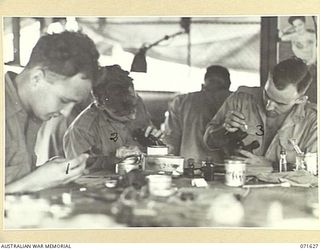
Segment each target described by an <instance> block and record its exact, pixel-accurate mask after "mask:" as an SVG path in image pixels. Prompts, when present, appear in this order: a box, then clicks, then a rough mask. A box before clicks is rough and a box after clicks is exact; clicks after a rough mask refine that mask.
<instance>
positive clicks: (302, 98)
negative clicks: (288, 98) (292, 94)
mask: <svg viewBox="0 0 320 250" xmlns="http://www.w3.org/2000/svg"><path fill="white" fill-rule="evenodd" d="M307 101H308V96H306V95H303V96H300V97H299V98H298V99H297V100H296V104H301V103H305V102H307Z"/></svg>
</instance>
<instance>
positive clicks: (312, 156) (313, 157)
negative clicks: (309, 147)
mask: <svg viewBox="0 0 320 250" xmlns="http://www.w3.org/2000/svg"><path fill="white" fill-rule="evenodd" d="M317 159H318V157H317V153H306V154H305V156H304V162H305V164H306V165H307V171H308V172H310V173H311V174H313V175H317V174H318V164H317Z"/></svg>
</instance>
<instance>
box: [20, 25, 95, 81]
mask: <svg viewBox="0 0 320 250" xmlns="http://www.w3.org/2000/svg"><path fill="white" fill-rule="evenodd" d="M98 58H99V53H98V51H97V48H96V46H95V44H94V42H93V41H92V40H91V39H90V38H89V37H88V36H87V35H85V34H82V33H80V32H69V31H64V32H62V33H58V34H52V35H49V34H48V35H44V36H42V37H41V38H40V39H39V40H38V42H37V44H36V45H35V47H34V48H33V50H32V52H31V56H30V59H29V62H28V64H27V65H26V68H32V67H35V66H41V67H44V68H46V69H48V70H49V71H52V72H54V73H56V74H60V75H63V76H67V77H72V76H74V75H76V74H78V73H83V74H84V75H85V77H86V78H88V79H90V80H93V81H94V80H95V79H96V75H97V71H98Z"/></svg>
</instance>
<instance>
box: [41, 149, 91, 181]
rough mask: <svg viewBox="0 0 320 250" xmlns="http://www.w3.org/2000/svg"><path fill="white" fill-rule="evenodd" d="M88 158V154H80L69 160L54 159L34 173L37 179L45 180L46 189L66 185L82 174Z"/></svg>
mask: <svg viewBox="0 0 320 250" xmlns="http://www.w3.org/2000/svg"><path fill="white" fill-rule="evenodd" d="M88 157H89V155H88V154H81V155H79V156H78V157H76V158H74V159H71V160H66V159H64V158H56V159H53V160H50V161H48V162H46V163H45V164H43V165H42V166H40V167H39V168H38V169H37V170H36V171H35V172H38V173H37V174H38V175H39V179H43V180H46V182H47V184H46V185H47V187H52V186H56V185H60V184H66V183H68V182H71V181H74V180H76V179H77V178H79V177H80V176H81V175H82V174H83V171H84V169H85V167H86V160H87V159H88Z"/></svg>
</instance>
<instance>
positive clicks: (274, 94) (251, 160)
mask: <svg viewBox="0 0 320 250" xmlns="http://www.w3.org/2000/svg"><path fill="white" fill-rule="evenodd" d="M311 81H312V76H311V74H310V72H309V71H308V68H307V65H306V64H305V63H304V62H303V61H302V60H301V59H298V58H290V59H287V60H285V61H282V62H280V63H279V64H277V65H276V66H275V67H274V69H273V71H272V73H271V74H270V75H269V78H268V81H267V83H266V84H265V86H264V87H261V88H248V87H240V88H239V90H238V91H236V92H235V93H233V94H232V95H231V96H230V97H229V98H228V99H227V100H226V101H225V103H224V104H223V105H222V107H221V109H220V110H219V111H218V113H217V114H216V115H215V116H214V118H213V119H212V120H211V122H210V123H209V125H208V127H207V129H206V132H205V135H204V142H205V143H206V145H207V146H208V147H209V148H211V149H213V148H217V147H220V146H221V145H222V144H223V143H222V142H223V141H226V140H227V137H228V136H229V135H230V133H233V132H236V131H238V130H241V131H245V132H246V133H248V136H247V137H246V138H245V139H244V144H245V145H247V144H249V143H251V142H252V141H254V140H257V141H258V142H259V143H258V145H259V147H258V148H256V149H255V150H253V152H252V153H251V152H248V151H246V150H239V153H240V154H241V155H242V156H243V157H240V159H243V160H244V161H245V162H246V163H247V166H248V171H249V172H250V171H253V172H271V171H272V170H273V167H278V162H279V156H280V151H281V150H282V149H284V150H286V152H287V161H288V163H292V164H293V163H295V156H296V153H295V151H294V148H293V146H292V145H291V143H290V139H295V140H296V143H297V144H298V146H299V147H300V148H301V150H302V151H303V152H312V153H315V152H317V109H316V105H314V104H312V103H310V102H308V98H307V97H306V96H305V92H306V91H307V89H308V87H309V86H310V83H311Z"/></svg>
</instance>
